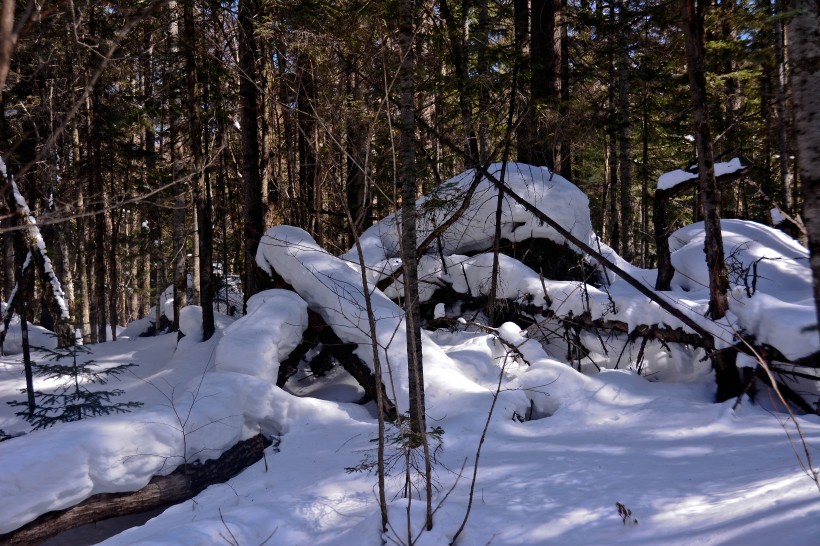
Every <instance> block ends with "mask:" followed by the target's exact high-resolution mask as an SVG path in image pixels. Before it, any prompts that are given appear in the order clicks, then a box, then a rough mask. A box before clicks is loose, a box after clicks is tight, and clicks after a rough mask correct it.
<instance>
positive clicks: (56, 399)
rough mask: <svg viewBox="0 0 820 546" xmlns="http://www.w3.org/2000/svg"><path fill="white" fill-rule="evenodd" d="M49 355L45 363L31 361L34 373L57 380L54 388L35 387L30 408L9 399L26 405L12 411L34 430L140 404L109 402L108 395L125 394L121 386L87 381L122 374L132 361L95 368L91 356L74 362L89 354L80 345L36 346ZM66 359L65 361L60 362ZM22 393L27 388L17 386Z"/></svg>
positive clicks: (118, 411)
mask: <svg viewBox="0 0 820 546" xmlns="http://www.w3.org/2000/svg"><path fill="white" fill-rule="evenodd" d="M40 350H41V351H44V352H45V353H47V354H48V355H49V356H48V358H49V360H50V361H49V362H48V363H37V362H34V363H32V370H33V372H34V375H36V376H38V377H41V378H43V379H46V380H54V381H57V382H58V383H59V384H58V386H57V387H56V389H55V390H54V392H42V391H35V392H34V397H35V399H36V401H37V405H36V408H35V410H34V412H33V413H32V412H30V411H29V409H28V402H26V401H19V400H12V401H11V402H9V405H11V406H15V407H22V408H26V409H24V410H22V411H19V412H17V413H16V415H18V416H20V417H23V418H24V419H25V420H26V421H28V422H29V423H31V424H32V425H33V426H34V430H38V429H43V428H48V427H50V426H52V425H54V424H56V423H65V422H69V421H79V420H81V419H84V418H87V417H97V416H99V415H108V414H110V413H127V412H129V411H131V410H132V409H134V408H138V407H140V406H142V402H113V401H112V400H111V399H112V398H114V397H117V396H121V395H122V394H125V391H123V390H122V389H113V390H91V389H89V388H88V385H89V384H94V385H106V384H108V381H109V380H110V379H111V378H112V377H117V376H118V375H121V374H123V373H124V372H125V371H126V370H128V369H129V368H131V367H133V366H134V364H121V365H119V366H114V367H111V368H98V367H95V366H94V361H93V360H87V361H85V362H78V361H77V355H78V353H79V354H89V353H90V351H89V350H88V349H86V348H85V347H83V346H82V345H74V346H72V347H68V348H65V349H54V350H51V349H40ZM63 360H69V361H70V362H69V363H68V364H65V363H62V362H61V361H63ZM20 392H21V393H23V394H25V393H27V389H20Z"/></svg>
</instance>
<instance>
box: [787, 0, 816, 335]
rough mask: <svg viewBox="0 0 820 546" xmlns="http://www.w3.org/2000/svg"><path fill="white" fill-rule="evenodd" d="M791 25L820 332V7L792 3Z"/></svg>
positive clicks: (805, 1)
mask: <svg viewBox="0 0 820 546" xmlns="http://www.w3.org/2000/svg"><path fill="white" fill-rule="evenodd" d="M789 8H790V11H792V12H793V13H794V15H793V16H792V18H791V19H790V20H789V24H788V47H789V65H790V67H791V87H792V100H793V103H794V125H795V136H796V140H797V160H798V166H799V169H800V182H801V184H802V189H803V211H804V218H805V222H806V231H807V233H808V238H809V253H810V255H811V269H812V274H813V276H814V301H815V306H816V307H817V323H818V332H820V22H818V17H820V6H818V5H817V2H816V1H814V0H791V1H790V4H789Z"/></svg>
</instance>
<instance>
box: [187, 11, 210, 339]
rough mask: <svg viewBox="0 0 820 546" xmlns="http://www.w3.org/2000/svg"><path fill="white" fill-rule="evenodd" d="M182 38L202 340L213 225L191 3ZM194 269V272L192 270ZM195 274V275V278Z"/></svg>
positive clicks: (206, 328)
mask: <svg viewBox="0 0 820 546" xmlns="http://www.w3.org/2000/svg"><path fill="white" fill-rule="evenodd" d="M183 24H184V29H185V41H184V42H183V47H184V50H185V51H184V53H185V79H186V83H187V103H188V107H187V110H188V130H189V132H190V143H191V164H192V165H191V166H192V169H191V170H192V175H193V178H192V179H191V185H192V187H193V190H194V191H193V193H194V219H195V220H194V221H195V222H196V230H197V234H198V236H197V237H195V238H194V252H195V256H194V265H195V268H194V271H195V275H194V290H195V292H194V293H195V294H197V292H198V296H199V297H198V298H196V300H195V303H198V304H199V305H201V306H202V341H207V340H208V339H210V338H211V336H212V335H213V334H214V330H215V327H214V305H213V295H214V290H213V259H212V252H213V225H212V220H211V196H210V187H209V184H207V183H206V177H205V168H204V165H203V161H202V123H201V121H200V115H201V114H200V108H199V103H200V89H199V82H198V73H197V66H196V47H195V46H196V20H195V17H194V7H193V3H192V2H190V1H188V2H186V3H185V6H184V8H183ZM196 273H198V274H196ZM197 277H198V278H197Z"/></svg>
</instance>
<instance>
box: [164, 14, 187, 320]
mask: <svg viewBox="0 0 820 546" xmlns="http://www.w3.org/2000/svg"><path fill="white" fill-rule="evenodd" d="M168 9H169V11H170V13H171V23H170V25H169V28H168V35H169V36H168V39H169V42H170V52H171V67H170V73H169V74H168V75H169V77H170V78H171V79H172V83H171V89H170V107H169V109H170V119H169V124H170V129H171V131H170V136H171V175H172V177H173V183H174V185H173V195H174V214H173V228H172V236H171V248H172V251H173V263H174V321H173V330H174V331H175V332H176V331H179V313H180V310H181V309H182V308H183V307H185V306H186V305H187V304H188V273H187V270H186V263H185V258H186V257H187V256H186V245H185V243H186V241H185V239H186V235H187V233H186V232H187V229H188V223H187V222H186V220H185V216H186V214H185V211H186V209H187V203H186V199H185V180H184V179H185V168H184V142H183V135H182V115H183V114H182V85H181V82H180V75H179V72H180V69H181V68H182V66H180V63H179V61H178V60H177V57H178V56H179V44H180V36H179V24H178V22H177V21H178V17H179V10H178V8H177V2H176V0H169V1H168Z"/></svg>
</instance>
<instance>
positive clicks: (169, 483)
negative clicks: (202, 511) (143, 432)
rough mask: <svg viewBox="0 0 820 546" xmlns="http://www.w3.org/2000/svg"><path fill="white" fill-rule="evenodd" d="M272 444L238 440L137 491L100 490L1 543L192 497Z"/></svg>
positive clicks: (22, 543) (21, 545) (30, 541)
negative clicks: (210, 456)
mask: <svg viewBox="0 0 820 546" xmlns="http://www.w3.org/2000/svg"><path fill="white" fill-rule="evenodd" d="M270 445H271V440H269V439H268V438H266V437H265V436H263V435H262V434H257V435H256V436H254V437H252V438H248V439H247V440H242V441H240V442H238V443H236V444H235V445H234V446H232V447H231V448H230V449H228V450H227V451H225V452H224V453H223V454H222V455H220V456H219V458H217V459H211V460H208V461H205V462H204V463H194V464H183V465H181V466H179V467H177V469H176V470H174V471H173V472H172V473H171V474H168V475H167V476H155V477H153V478H152V479H151V481H150V482H148V485H146V486H145V487H143V488H142V489H140V490H138V491H134V492H125V493H100V494H98V495H94V496H92V497H90V498H88V499H86V500H84V501H83V502H81V503H79V504H78V505H76V506H73V507H71V508H68V509H66V510H60V511H57V512H48V513H46V514H43V515H42V516H40V517H38V518H37V519H36V520H34V521H32V522H30V523H28V524H26V525H24V526H23V527H21V528H19V529H16V530H14V531H12V532H10V533H5V534H2V535H0V545H5V544H14V545H18V546H28V545H31V546H33V545H35V544H40V543H41V542H42V541H44V540H46V539H47V538H49V537H52V536H54V535H57V534H59V533H62V532H63V531H67V530H69V529H74V528H75V527H79V526H81V525H86V524H89V523H96V522H99V521H103V520H106V519H109V518H114V517H119V516H127V515H132V514H139V513H142V512H148V511H150V510H154V509H156V508H162V507H164V506H168V505H169V504H175V503H178V502H182V501H184V500H187V499H191V498H193V497H195V496H196V495H198V494H199V493H201V492H202V491H204V490H205V488H207V487H208V486H211V485H214V484H217V483H223V482H226V481H228V480H229V479H231V478H232V477H234V476H236V475H237V474H239V473H240V472H241V471H242V470H244V469H245V468H247V467H249V466H251V465H252V464H253V463H255V462H256V461H258V460H260V459H261V458H262V456H263V455H264V450H265V448H267V447H268V446H270Z"/></svg>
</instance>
